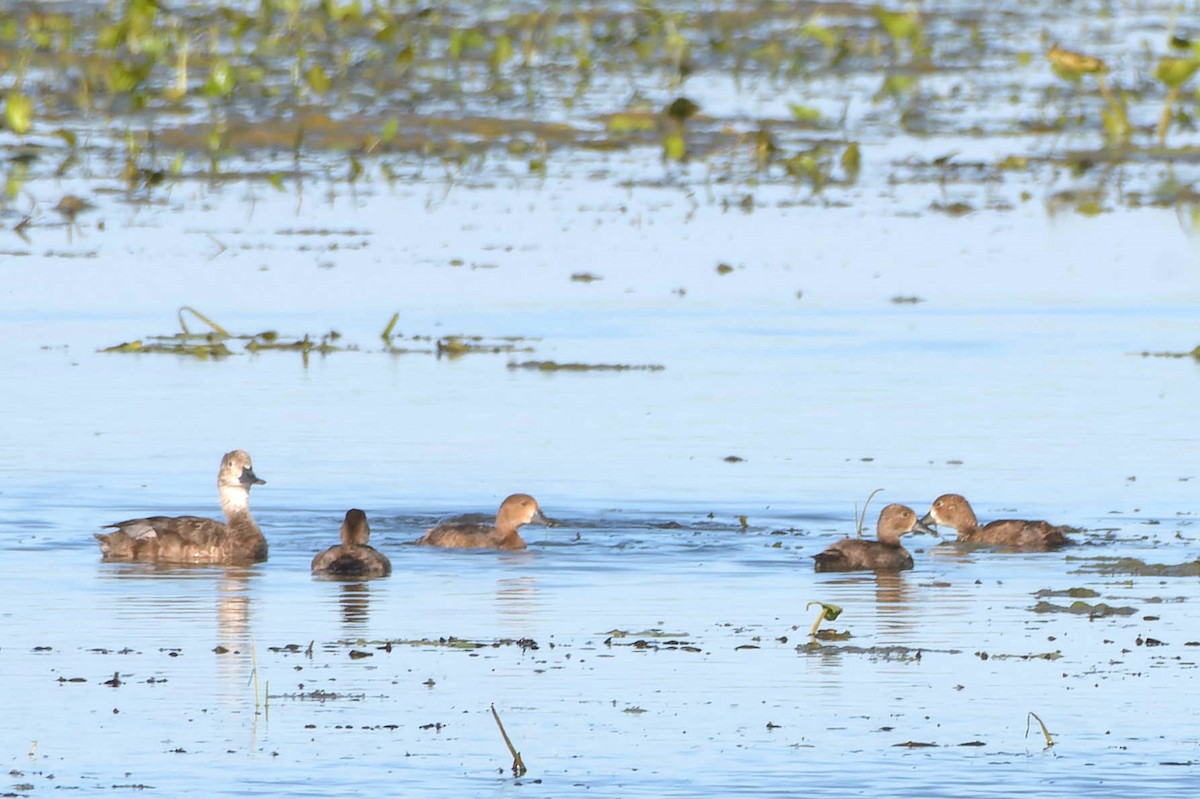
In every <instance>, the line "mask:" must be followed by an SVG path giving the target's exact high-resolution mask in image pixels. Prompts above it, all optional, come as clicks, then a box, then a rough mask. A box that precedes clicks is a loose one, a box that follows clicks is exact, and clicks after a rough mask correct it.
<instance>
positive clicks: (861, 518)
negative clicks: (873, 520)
mask: <svg viewBox="0 0 1200 799" xmlns="http://www.w3.org/2000/svg"><path fill="white" fill-rule="evenodd" d="M882 490H883V489H882V488H877V489H875V490H874V491H872V492H871V493H870V494H868V495H867V499H866V501H865V502H863V506H862V513H859V512H858V503H857V502H855V503H854V534H855V535H856V536H858V537H859V538H862V533H863V526H864V524H865V523H866V520H867V506H868V505H870V504H871V500H873V499H874V498H875V495H876V494H878V493H879V492H880V491H882Z"/></svg>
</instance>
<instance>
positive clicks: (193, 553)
mask: <svg viewBox="0 0 1200 799" xmlns="http://www.w3.org/2000/svg"><path fill="white" fill-rule="evenodd" d="M266 482H267V481H266V480H263V479H261V478H259V476H258V475H256V474H255V473H254V464H253V462H252V461H251V460H250V454H249V453H248V452H246V451H245V450H241V449H235V450H232V451H231V452H226V453H225V455H224V457H222V458H221V469H220V471H218V472H217V493H218V494H219V496H220V498H221V509H222V510H223V511H225V521H224V522H219V521H217V520H216V519H208V518H204V517H201V516H148V517H146V518H144V519H128V520H126V521H123V522H117V523H116V524H108V525H105V526H104V528H102V529H110V528H111V529H114V530H115V531H116V532H112V533H95V534H94V535H95V536H96V540H97V541H99V542H100V554H101V556H102V557H103V559H104V560H133V561H148V562H157V563H195V564H249V563H260V562H262V561H264V560H266V559H267V539H266V537H265V536H263V534H262V530H260V529H258V525H257V524H256V523H255V522H254V518H253V517H252V516H251V515H250V488H251V487H252V486H256V485H264V484H266Z"/></svg>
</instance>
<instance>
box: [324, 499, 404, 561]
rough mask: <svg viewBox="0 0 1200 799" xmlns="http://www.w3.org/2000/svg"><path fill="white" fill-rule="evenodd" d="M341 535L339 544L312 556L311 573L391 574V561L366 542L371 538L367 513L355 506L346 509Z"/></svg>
mask: <svg viewBox="0 0 1200 799" xmlns="http://www.w3.org/2000/svg"><path fill="white" fill-rule="evenodd" d="M341 536H342V543H340V544H337V545H335V546H332V547H330V548H329V549H327V550H325V551H324V552H321V553H319V554H318V555H317V556H316V557H314V558H313V559H312V573H313V574H319V575H322V576H324V577H387V576H388V575H389V574H391V573H392V562H391V561H389V560H388V559H387V556H386V555H384V554H383V553H382V552H380V551H378V550H377V549H375V548H374V547H372V546H371V545H370V544H369V543H367V542H368V541H369V540H370V538H371V526H370V525H369V524H367V514H365V513H363V512H362V511H361V510H359V509H358V508H351V509H350V510H348V511H346V518H345V520H344V521H343V522H342V532H341Z"/></svg>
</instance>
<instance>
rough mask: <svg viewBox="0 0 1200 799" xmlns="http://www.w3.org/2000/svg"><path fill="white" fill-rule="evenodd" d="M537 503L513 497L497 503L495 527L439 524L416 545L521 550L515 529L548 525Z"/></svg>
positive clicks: (521, 496)
mask: <svg viewBox="0 0 1200 799" xmlns="http://www.w3.org/2000/svg"><path fill="white" fill-rule="evenodd" d="M550 523H551V522H550V520H549V519H547V518H546V517H545V516H543V515H542V509H541V508H540V507H538V504H537V500H536V499H534V498H533V497H531V496H529V495H528V494H513V495H512V496H511V497H508V498H507V499H505V500H504V501H503V502H501V503H500V510H499V511H498V512H497V513H496V525H495V526H494V527H491V526H489V525H486V524H473V523H471V522H454V521H450V522H442V523H441V524H439V525H437V526H436V527H433V528H431V529H429V530H428V531H426V533H425V535H423V536H421V537H420V538H419V539H417V543H418V544H426V545H428V546H433V547H461V548H464V549H524V548H525V541H524V540H522V538H521V536H520V534H519V533H518V532H517V528H519V527H521V526H522V525H525V524H550Z"/></svg>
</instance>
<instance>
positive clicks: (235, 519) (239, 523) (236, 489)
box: [221, 486, 258, 532]
mask: <svg viewBox="0 0 1200 799" xmlns="http://www.w3.org/2000/svg"><path fill="white" fill-rule="evenodd" d="M221 510H223V511H225V519H226V521H227V522H228V523H229V527H230V529H232V530H238V529H241V528H249V529H252V530H254V531H255V532H257V531H258V525H257V524H255V523H254V519H253V518H252V517H251V516H250V491H249V490H248V489H246V488H243V487H242V486H222V487H221Z"/></svg>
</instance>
